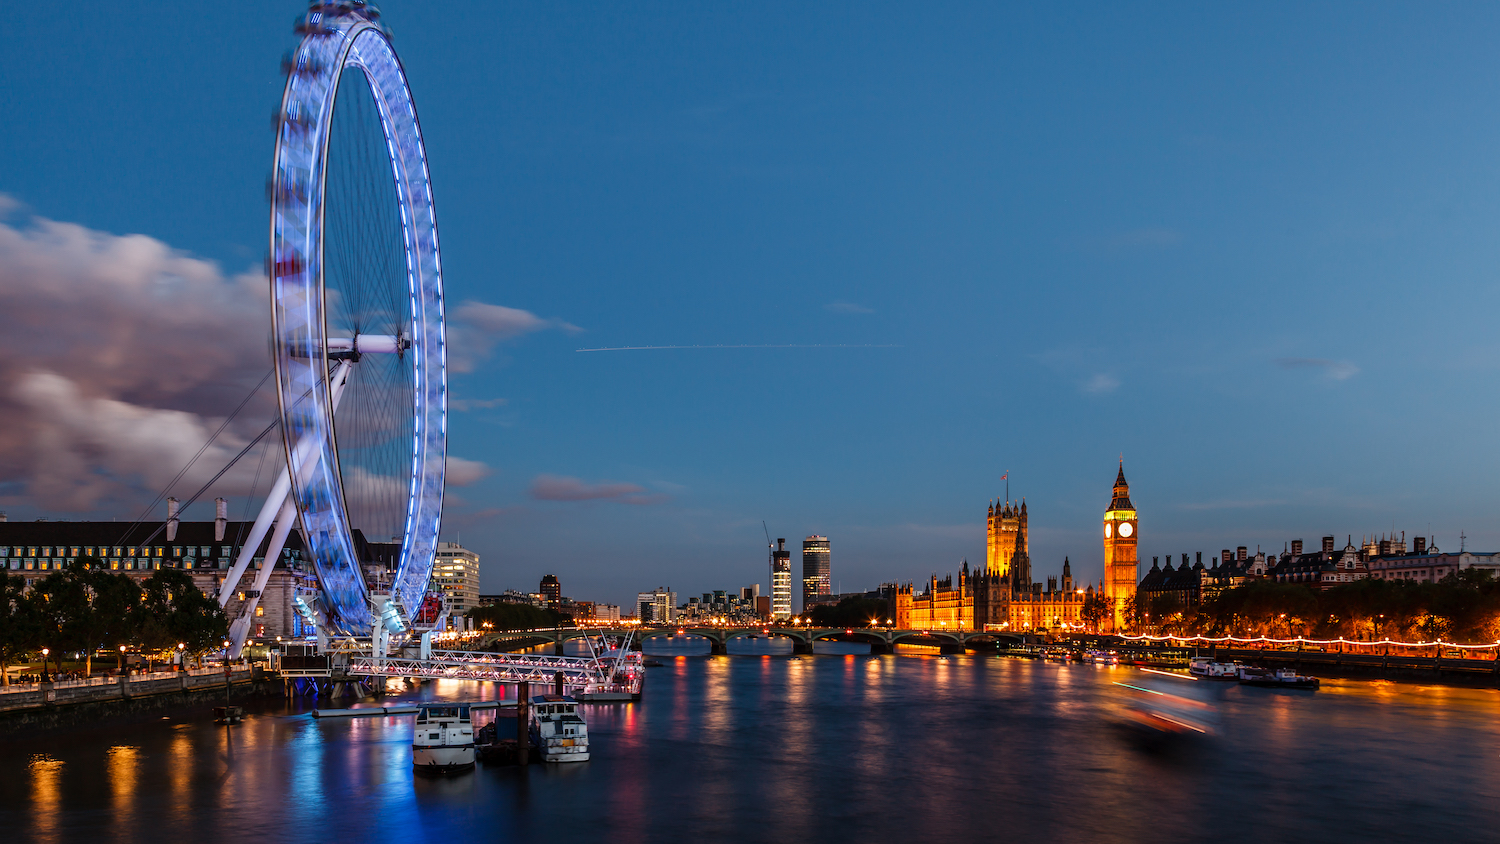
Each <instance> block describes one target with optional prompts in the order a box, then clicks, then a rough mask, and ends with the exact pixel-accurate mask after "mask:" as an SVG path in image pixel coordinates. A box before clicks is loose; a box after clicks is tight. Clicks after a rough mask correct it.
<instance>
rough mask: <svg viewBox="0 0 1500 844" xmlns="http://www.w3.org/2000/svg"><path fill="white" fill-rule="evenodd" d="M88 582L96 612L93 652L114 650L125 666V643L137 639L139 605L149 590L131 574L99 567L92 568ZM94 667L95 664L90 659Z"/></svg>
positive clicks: (91, 623)
mask: <svg viewBox="0 0 1500 844" xmlns="http://www.w3.org/2000/svg"><path fill="white" fill-rule="evenodd" d="M86 579H87V583H88V585H89V592H90V597H91V601H90V604H91V607H92V610H93V612H92V613H91V616H92V617H91V619H90V631H89V632H90V633H91V638H90V641H91V642H93V643H94V644H93V645H90V653H92V649H93V648H94V647H104V648H108V649H110V650H111V651H114V652H115V654H116V655H117V656H116V660H117V662H116V667H118V668H119V669H120V670H122V671H123V670H124V668H125V652H124V650H122V649H121V646H123V645H127V644H129V643H130V642H132V641H134V640H135V633H136V631H135V624H134V620H135V615H136V608H137V607H138V606H140V604H141V601H142V600H143V599H144V597H145V594H144V593H143V592H142V591H141V587H140V586H139V585H138V584H137V583H136V582H135V581H134V580H132V579H131V578H130V576H129V575H126V574H121V573H119V572H112V571H108V570H106V569H96V570H93V571H90V572H88V574H87V577H86ZM89 667H90V668H92V667H93V665H92V662H90V666H89Z"/></svg>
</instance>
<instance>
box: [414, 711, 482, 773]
mask: <svg viewBox="0 0 1500 844" xmlns="http://www.w3.org/2000/svg"><path fill="white" fill-rule="evenodd" d="M411 765H412V768H413V769H415V770H417V771H419V772H421V773H424V774H453V773H459V772H461V771H467V770H471V769H473V767H474V722H473V721H472V720H470V717H469V705H468V704H466V703H446V704H445V703H424V704H422V705H421V706H419V707H418V709H417V723H416V725H415V727H413V729H412V739H411Z"/></svg>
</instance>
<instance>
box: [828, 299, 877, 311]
mask: <svg viewBox="0 0 1500 844" xmlns="http://www.w3.org/2000/svg"><path fill="white" fill-rule="evenodd" d="M823 309H824V310H826V311H832V312H833V313H836V314H873V313H875V309H874V308H867V307H865V306H864V305H856V304H854V303H853V302H829V303H828V304H826V305H824V306H823Z"/></svg>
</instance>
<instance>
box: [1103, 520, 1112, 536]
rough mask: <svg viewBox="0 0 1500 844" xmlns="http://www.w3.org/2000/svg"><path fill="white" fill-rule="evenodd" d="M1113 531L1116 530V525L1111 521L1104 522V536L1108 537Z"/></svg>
mask: <svg viewBox="0 0 1500 844" xmlns="http://www.w3.org/2000/svg"><path fill="white" fill-rule="evenodd" d="M1113 531H1114V525H1111V524H1110V523H1109V522H1105V523H1104V538H1105V539H1108V538H1109V537H1110V535H1111V534H1112V533H1113Z"/></svg>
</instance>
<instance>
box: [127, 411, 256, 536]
mask: <svg viewBox="0 0 1500 844" xmlns="http://www.w3.org/2000/svg"><path fill="white" fill-rule="evenodd" d="M279 427H281V420H280V419H277V420H276V421H274V422H272V423H271V424H269V425H267V426H266V428H265V430H264V431H261V432H260V433H259V434H256V435H255V439H253V440H251V441H250V442H249V444H247V445H246V446H245V447H244V448H242V449H240V453H239V454H236V455H235V456H234V459H232V460H230V461H229V462H228V463H226V464H224V468H222V469H220V470H219V473H218V474H217V475H214V476H213V477H212V478H209V479H208V483H206V484H204V485H203V486H201V487H199V488H198V491H197V492H195V493H193V494H192V496H190V497H189V498H188V499H187V500H186V501H184V502H182V508H183V509H187V507H188V505H190V504H192V503H193V502H194V501H197V500H198V499H199V498H200V497H201V496H202V495H203V493H205V492H208V488H209V487H211V486H213V485H214V484H215V483H216V482H217V481H218V480H219V478H222V477H224V475H225V473H226V472H228V471H229V470H230V469H232V468H234V464H236V463H238V462H240V458H241V457H244V456H245V455H247V454H249V453H250V449H252V448H255V446H256V445H257V444H259V443H260V441H261V440H263V439H265V438H266V435H267V434H269V433H271V432H272V431H274V430H276V429H277V428H279ZM166 529H167V523H166V522H162V523H161V524H159V525H157V526H156V530H154V531H152V532H151V535H150V536H148V537H146V538H145V540H144V541H142V542H138V543H136V544H138V545H150V544H151V541H152V540H154V539H156V537H157V535H158V534H160V533H161V532H162V531H164V530H166ZM123 541H124V540H123V539H122V540H121V542H123Z"/></svg>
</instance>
